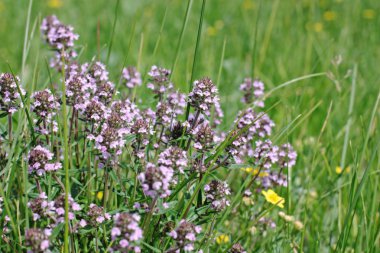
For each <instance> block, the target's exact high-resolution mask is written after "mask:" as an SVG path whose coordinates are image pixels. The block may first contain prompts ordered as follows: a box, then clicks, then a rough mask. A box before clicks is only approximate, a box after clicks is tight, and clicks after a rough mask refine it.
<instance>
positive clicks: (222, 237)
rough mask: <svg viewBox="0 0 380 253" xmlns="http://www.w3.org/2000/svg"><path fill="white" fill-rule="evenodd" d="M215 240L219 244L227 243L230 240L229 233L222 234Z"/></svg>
mask: <svg viewBox="0 0 380 253" xmlns="http://www.w3.org/2000/svg"><path fill="white" fill-rule="evenodd" d="M215 241H216V243H217V244H226V243H228V242H229V241H230V237H229V236H228V235H225V234H221V235H219V236H217V237H216V239H215Z"/></svg>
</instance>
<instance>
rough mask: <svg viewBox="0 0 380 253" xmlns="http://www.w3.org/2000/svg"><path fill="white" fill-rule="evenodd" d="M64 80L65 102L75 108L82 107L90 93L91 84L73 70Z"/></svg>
mask: <svg viewBox="0 0 380 253" xmlns="http://www.w3.org/2000/svg"><path fill="white" fill-rule="evenodd" d="M65 82H66V99H67V104H68V105H71V106H74V107H75V109H77V110H79V109H84V106H85V102H86V101H87V100H88V99H89V98H90V95H91V94H90V89H91V85H90V84H89V83H88V81H87V79H86V78H85V77H84V76H83V75H82V74H78V73H77V72H76V71H75V72H73V73H71V74H70V76H69V77H68V78H67V79H66V81H65Z"/></svg>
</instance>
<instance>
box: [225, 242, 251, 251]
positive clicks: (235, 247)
mask: <svg viewBox="0 0 380 253" xmlns="http://www.w3.org/2000/svg"><path fill="white" fill-rule="evenodd" d="M229 253H247V251H245V249H244V248H243V246H241V244H240V243H235V244H234V245H232V247H231V249H230V251H229Z"/></svg>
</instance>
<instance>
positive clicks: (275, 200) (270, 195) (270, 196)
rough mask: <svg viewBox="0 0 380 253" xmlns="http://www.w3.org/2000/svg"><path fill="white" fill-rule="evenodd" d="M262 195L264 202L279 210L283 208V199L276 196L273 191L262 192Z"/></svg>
mask: <svg viewBox="0 0 380 253" xmlns="http://www.w3.org/2000/svg"><path fill="white" fill-rule="evenodd" d="M262 193H263V195H264V197H265V199H266V201H268V202H269V203H272V204H274V205H276V206H279V207H281V208H284V204H285V199H284V198H283V197H280V196H278V195H277V193H275V192H274V191H273V190H268V191H262Z"/></svg>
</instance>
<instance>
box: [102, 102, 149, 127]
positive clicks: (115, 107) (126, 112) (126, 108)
mask: <svg viewBox="0 0 380 253" xmlns="http://www.w3.org/2000/svg"><path fill="white" fill-rule="evenodd" d="M139 118H141V116H140V110H139V109H138V108H137V106H136V105H135V104H134V103H132V102H131V101H129V100H128V99H127V100H117V101H114V102H112V104H111V113H110V114H109V115H108V118H107V124H108V125H109V126H110V127H112V128H127V129H128V131H130V128H131V126H132V125H133V124H134V122H135V121H136V120H137V119H139Z"/></svg>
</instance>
